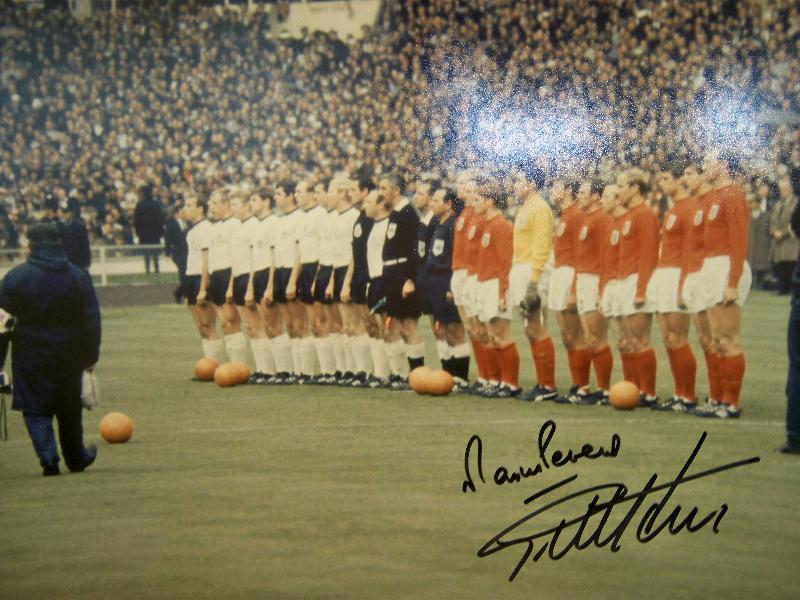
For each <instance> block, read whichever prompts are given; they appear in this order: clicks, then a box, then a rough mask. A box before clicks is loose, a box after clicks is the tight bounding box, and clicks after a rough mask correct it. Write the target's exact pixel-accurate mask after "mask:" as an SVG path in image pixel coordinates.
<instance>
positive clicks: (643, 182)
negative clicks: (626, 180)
mask: <svg viewBox="0 0 800 600" xmlns="http://www.w3.org/2000/svg"><path fill="white" fill-rule="evenodd" d="M630 184H631V185H635V186H636V187H637V188H639V193H640V194H641V195H642V196H646V195H647V194H648V193H649V192H650V182H649V181H647V179H646V178H645V177H634V178H632V179H631V180H630Z"/></svg>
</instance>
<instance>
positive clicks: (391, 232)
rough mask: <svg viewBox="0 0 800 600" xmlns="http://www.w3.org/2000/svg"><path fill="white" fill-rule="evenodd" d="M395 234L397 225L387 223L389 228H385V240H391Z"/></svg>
mask: <svg viewBox="0 0 800 600" xmlns="http://www.w3.org/2000/svg"><path fill="white" fill-rule="evenodd" d="M395 233H397V223H389V227H387V228H386V238H387V239H392V238H393V237H394V234H395Z"/></svg>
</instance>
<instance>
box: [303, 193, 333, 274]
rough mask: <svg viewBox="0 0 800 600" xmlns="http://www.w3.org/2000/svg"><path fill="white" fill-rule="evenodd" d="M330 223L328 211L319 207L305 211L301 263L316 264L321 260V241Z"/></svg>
mask: <svg viewBox="0 0 800 600" xmlns="http://www.w3.org/2000/svg"><path fill="white" fill-rule="evenodd" d="M327 221H328V211H327V210H325V209H324V208H322V207H321V206H319V205H317V206H315V207H314V208H312V209H311V210H308V211H304V213H303V221H302V228H301V232H302V233H301V235H300V262H301V263H314V262H317V261H318V260H319V259H320V256H321V254H320V240H321V239H322V237H323V230H324V227H325V225H326V224H327Z"/></svg>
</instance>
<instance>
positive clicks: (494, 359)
mask: <svg viewBox="0 0 800 600" xmlns="http://www.w3.org/2000/svg"><path fill="white" fill-rule="evenodd" d="M483 354H484V356H485V357H486V380H487V381H502V371H501V370H500V369H501V366H500V354H499V351H498V349H497V348H494V347H492V346H483ZM517 371H518V372H519V356H517Z"/></svg>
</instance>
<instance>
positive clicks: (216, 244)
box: [197, 188, 247, 362]
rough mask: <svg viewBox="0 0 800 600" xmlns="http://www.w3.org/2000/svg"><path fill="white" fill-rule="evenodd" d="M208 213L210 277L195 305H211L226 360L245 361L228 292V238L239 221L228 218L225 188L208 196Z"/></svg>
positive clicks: (242, 340)
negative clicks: (210, 233)
mask: <svg viewBox="0 0 800 600" xmlns="http://www.w3.org/2000/svg"><path fill="white" fill-rule="evenodd" d="M208 213H209V216H210V217H211V219H212V222H213V226H212V231H213V237H212V241H211V245H210V247H209V249H208V273H209V276H208V280H207V281H206V280H203V281H201V282H200V292H199V293H198V294H197V302H198V304H204V303H205V302H206V300H210V301H211V302H212V304H214V308H215V309H216V312H217V318H218V319H219V322H220V324H221V325H222V333H223V336H224V340H225V349H226V350H227V352H228V358H230V360H231V361H232V362H247V340H246V339H245V337H244V334H243V333H242V331H241V326H240V322H239V313H238V312H236V308H235V307H234V306H233V294H232V290H231V283H232V276H231V239H232V238H233V232H234V230H235V229H236V227H238V226H239V224H240V221H239V220H238V219H236V218H235V217H233V216H232V215H231V209H230V204H229V202H228V190H227V189H225V188H220V189H218V190H215V191H214V192H212V193H211V197H210V198H209V201H208ZM229 292H230V294H229Z"/></svg>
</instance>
